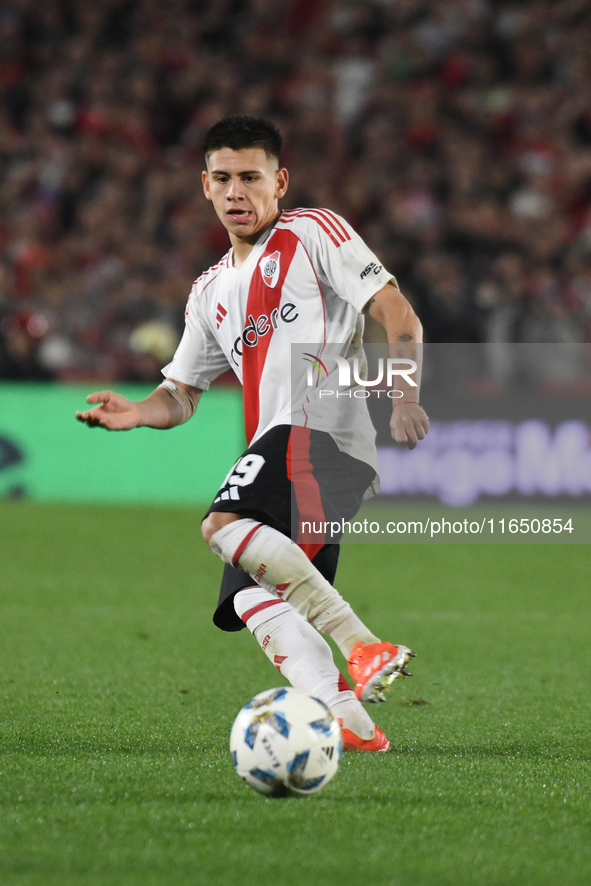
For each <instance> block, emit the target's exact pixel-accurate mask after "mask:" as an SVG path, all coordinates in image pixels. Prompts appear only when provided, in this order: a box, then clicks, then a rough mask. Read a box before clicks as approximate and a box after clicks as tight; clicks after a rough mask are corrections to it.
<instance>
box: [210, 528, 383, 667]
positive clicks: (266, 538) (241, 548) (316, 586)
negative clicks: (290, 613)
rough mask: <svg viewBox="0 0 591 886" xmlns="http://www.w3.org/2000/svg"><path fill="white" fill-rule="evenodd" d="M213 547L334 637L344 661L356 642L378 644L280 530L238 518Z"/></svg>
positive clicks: (217, 536) (218, 534)
mask: <svg viewBox="0 0 591 886" xmlns="http://www.w3.org/2000/svg"><path fill="white" fill-rule="evenodd" d="M209 546H210V548H211V550H212V551H213V552H214V553H215V554H217V555H218V557H221V559H222V560H224V562H225V563H231V564H232V565H233V566H236V567H238V568H240V569H243V570H244V571H245V572H248V573H249V575H251V576H252V577H253V579H254V580H255V582H257V583H258V584H259V585H260V586H261V587H263V588H265V589H266V590H267V591H270V592H271V593H272V594H275V595H279V596H281V597H282V598H283V599H285V600H288V601H289V603H290V605H291V606H292V607H293V608H294V609H296V610H297V611H298V612H299V613H300V615H302V616H303V617H304V618H305V619H306V621H308V622H310V623H311V624H313V625H314V626H315V627H317V628H318V630H319V631H322V632H323V633H325V634H330V636H331V637H332V638H333V640H334V641H335V643H336V644H337V646H338V647H339V649H340V650H341V652H342V653H343V655H344V656H345V658H348V657H349V655H350V654H351V650H352V649H353V646H355V644H356V643H359V642H361V643H379V639H378V637H376V636H375V634H372V633H371V631H370V630H369V629H368V628H367V627H366V626H365V625H364V624H363V622H362V621H361V619H359V618H358V617H357V616H356V615H355V613H354V612H353V610H352V609H351V607H350V605H349V604H348V603H347V601H346V600H343V598H342V597H341V595H340V594H339V592H338V591H337V590H335V588H333V586H332V585H331V584H330V583H329V582H328V581H326V579H325V578H324V577H323V576H322V575H321V574H320V572H318V570H317V569H316V567H315V566H313V565H312V563H311V562H310V560H308V558H307V557H306V555H305V554H304V552H303V551H302V549H301V548H300V547H298V546H297V545H296V544H294V543H293V542H292V541H291V540H290V539H289V538H288V537H287V536H286V535H283V534H282V533H281V532H279V531H278V530H277V529H273V528H272V527H271V526H267V525H266V524H264V523H259V522H257V521H256V520H251V519H241V520H234V521H233V522H232V523H228V524H227V525H226V526H224V527H222V529H218V531H217V532H216V533H214V535H213V536H212V537H211V539H210V542H209Z"/></svg>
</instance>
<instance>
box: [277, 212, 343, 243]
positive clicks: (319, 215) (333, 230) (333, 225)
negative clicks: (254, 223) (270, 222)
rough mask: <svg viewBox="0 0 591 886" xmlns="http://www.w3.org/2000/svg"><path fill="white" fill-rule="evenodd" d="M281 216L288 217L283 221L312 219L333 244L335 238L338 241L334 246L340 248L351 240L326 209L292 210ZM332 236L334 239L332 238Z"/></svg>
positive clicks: (335, 218)
mask: <svg viewBox="0 0 591 886" xmlns="http://www.w3.org/2000/svg"><path fill="white" fill-rule="evenodd" d="M283 216H288V217H287V218H285V221H293V220H294V219H296V218H313V219H314V220H315V221H316V222H317V223H318V224H319V225H320V227H321V228H322V229H323V230H324V231H325V232H326V233H327V234H328V235H329V237H330V238H331V240H332V241H333V243H334V242H335V237H336V239H337V240H338V241H339V242H338V243H337V244H336V245H337V246H341V245H342V244H343V243H345V242H346V241H347V240H350V239H351V236H350V234H349V232H348V231H347V230H346V228H345V227H343V225H342V224H341V222H340V221H339V219H338V218H337V217H336V216H335V215H334V213H332V212H330V211H329V210H328V209H294V210H292V211H290V212H287V213H284V214H283ZM283 216H282V218H283ZM323 222H324V224H323ZM325 225H327V226H328V227H329V228H330V230H328V229H327V227H326V226H325ZM333 234H334V237H333V236H332V235H333Z"/></svg>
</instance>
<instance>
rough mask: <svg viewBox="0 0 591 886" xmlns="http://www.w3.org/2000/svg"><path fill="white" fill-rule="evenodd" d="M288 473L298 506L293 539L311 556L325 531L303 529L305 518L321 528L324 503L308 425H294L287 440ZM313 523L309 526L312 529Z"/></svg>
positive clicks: (324, 538) (322, 545)
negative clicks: (296, 530) (313, 458)
mask: <svg viewBox="0 0 591 886" xmlns="http://www.w3.org/2000/svg"><path fill="white" fill-rule="evenodd" d="M287 476H288V479H289V480H291V481H292V482H293V490H294V494H295V499H296V505H297V508H298V537H297V539H296V542H297V544H298V546H299V547H300V548H301V549H302V551H303V552H304V554H305V555H306V556H307V557H308V559H309V560H313V559H314V557H315V556H316V554H317V553H318V551H320V550H321V549H322V548H323V547H324V545H325V541H326V535H325V533H324V531H322V532H320V533H319V532H313V531H306V532H303V531H302V524H303V522H305V521H310V522H314V523H316V524H317V525H318V523H321V524H322V528H323V530H324V521H325V519H326V517H325V515H324V507H323V505H322V496H321V495H320V486H319V485H318V481H317V479H316V477H315V476H314V473H313V468H312V462H311V461H310V429H309V428H301V427H299V426H298V425H294V426H293V427H292V429H291V432H290V435H289V441H288V444H287ZM313 528H314V527H312V529H313Z"/></svg>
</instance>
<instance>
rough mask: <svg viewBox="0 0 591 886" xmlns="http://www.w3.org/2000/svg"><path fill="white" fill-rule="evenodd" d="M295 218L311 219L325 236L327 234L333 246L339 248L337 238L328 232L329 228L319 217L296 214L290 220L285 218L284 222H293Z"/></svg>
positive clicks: (306, 213)
mask: <svg viewBox="0 0 591 886" xmlns="http://www.w3.org/2000/svg"><path fill="white" fill-rule="evenodd" d="M296 218H311V219H312V220H313V221H315V222H316V224H317V225H320V227H321V228H322V230H323V231H324V233H325V234H328V236H329V237H330V239H331V240H332V242H333V243H334V245H335V246H337V247H339V246H340V245H341V241H340V240H337V238H336V237H335V235H334V234H333V232H332V231H331V230H330V228H328V227H327V225H326V224H325V223H324V221H323V220H322V219H321V218H320V217H319V216H316V215H312V213H311V212H298V213H297V215H293V216H291V217H290V218H286V219H285V221H286V222H290V221H294V220H295V219H296Z"/></svg>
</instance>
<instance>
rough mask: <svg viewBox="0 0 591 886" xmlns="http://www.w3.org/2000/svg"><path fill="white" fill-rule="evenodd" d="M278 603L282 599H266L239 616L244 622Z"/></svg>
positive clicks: (281, 601)
mask: <svg viewBox="0 0 591 886" xmlns="http://www.w3.org/2000/svg"><path fill="white" fill-rule="evenodd" d="M278 603H283V600H267V601H266V602H265V603H259V605H258V606H253V607H252V609H247V610H246V612H245V613H243V615H241V616H240V617H241V618H242V621H243V622H244V624H246V623H247V622H248V620H249V618H252V617H253V615H256V614H257V612H262V611H263V609H268V608H269V606H277V604H278ZM347 688H349V687H347Z"/></svg>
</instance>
